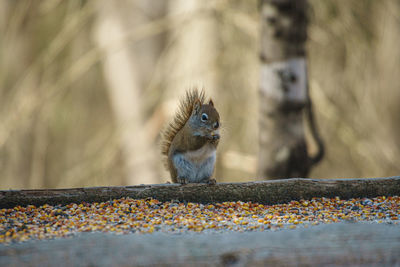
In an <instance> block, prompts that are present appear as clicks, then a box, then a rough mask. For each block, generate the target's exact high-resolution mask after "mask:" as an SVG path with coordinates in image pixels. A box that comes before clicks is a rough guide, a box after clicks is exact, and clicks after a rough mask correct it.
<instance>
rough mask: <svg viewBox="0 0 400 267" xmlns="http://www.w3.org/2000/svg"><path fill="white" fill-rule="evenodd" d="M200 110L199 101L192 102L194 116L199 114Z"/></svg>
mask: <svg viewBox="0 0 400 267" xmlns="http://www.w3.org/2000/svg"><path fill="white" fill-rule="evenodd" d="M200 108H201V102H200V100H198V99H197V100H196V101H195V102H194V105H193V112H194V114H198V113H199V112H200Z"/></svg>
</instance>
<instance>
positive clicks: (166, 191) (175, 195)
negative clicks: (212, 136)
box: [0, 176, 400, 208]
mask: <svg viewBox="0 0 400 267" xmlns="http://www.w3.org/2000/svg"><path fill="white" fill-rule="evenodd" d="M383 195H385V196H393V195H400V176H396V177H388V178H369V179H320V180H317V179H304V178H294V179H285V180H273V181H260V182H248V183H218V184H216V185H207V184H188V185H179V184H156V185H139V186H123V187H88V188H71V189H39V190H4V191H0V208H10V207H14V206H17V205H20V206H26V205H35V206H38V205H43V204H49V205H57V204H68V203H80V202H101V201H107V200H111V199H115V198H121V197H130V198H136V199H138V198H149V197H150V198H155V199H158V200H160V201H170V200H179V201H187V202H197V203H211V202H223V201H239V200H240V201H252V202H258V203H264V204H276V203H285V202H289V201H291V200H300V199H311V198H313V197H329V198H331V197H336V196H338V197H340V198H342V199H349V198H355V197H376V196H383Z"/></svg>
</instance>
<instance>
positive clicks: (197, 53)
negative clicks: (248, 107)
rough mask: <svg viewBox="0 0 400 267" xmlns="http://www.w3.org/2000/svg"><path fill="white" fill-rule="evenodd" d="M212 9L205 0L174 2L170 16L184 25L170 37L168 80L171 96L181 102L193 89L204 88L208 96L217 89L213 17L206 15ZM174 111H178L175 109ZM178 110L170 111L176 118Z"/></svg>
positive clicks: (170, 4)
mask: <svg viewBox="0 0 400 267" xmlns="http://www.w3.org/2000/svg"><path fill="white" fill-rule="evenodd" d="M209 5H210V3H209V2H207V1H202V0H173V1H170V2H169V8H168V9H169V12H168V16H169V17H170V18H171V20H172V21H173V20H175V19H178V20H179V22H180V23H181V21H182V15H184V17H183V22H184V23H181V24H179V26H178V27H176V29H174V30H173V31H172V32H171V33H170V42H174V47H173V49H171V51H170V53H169V58H168V60H167V65H168V67H166V68H165V79H166V80H167V84H168V93H167V94H168V96H169V97H170V98H172V99H174V100H178V99H179V98H180V97H182V96H184V92H185V91H186V90H187V89H189V88H191V87H195V86H196V87H199V88H200V89H201V88H202V87H204V88H205V89H206V92H207V95H208V96H210V95H211V94H210V91H212V90H213V88H214V86H215V54H216V45H215V42H216V33H215V21H214V17H213V16H210V13H206V11H205V10H206V9H207V7H208V6H209ZM174 108H177V106H175V107H174ZM174 112H175V110H171V114H173V113H174Z"/></svg>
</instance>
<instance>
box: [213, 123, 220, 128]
mask: <svg viewBox="0 0 400 267" xmlns="http://www.w3.org/2000/svg"><path fill="white" fill-rule="evenodd" d="M213 127H214V129H218V127H219V122H218V121H217V122H215V123H214V124H213Z"/></svg>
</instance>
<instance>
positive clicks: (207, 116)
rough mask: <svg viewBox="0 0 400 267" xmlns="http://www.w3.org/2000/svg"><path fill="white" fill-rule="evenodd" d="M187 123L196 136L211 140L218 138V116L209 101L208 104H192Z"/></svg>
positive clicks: (211, 102) (197, 102)
mask: <svg viewBox="0 0 400 267" xmlns="http://www.w3.org/2000/svg"><path fill="white" fill-rule="evenodd" d="M189 123H190V126H191V127H192V128H193V129H194V130H195V132H196V135H199V136H203V137H207V138H209V139H212V140H218V139H219V138H220V135H219V127H220V122H219V114H218V111H217V110H216V109H215V107H214V103H213V101H212V100H211V99H210V101H209V102H208V104H202V103H201V102H200V101H199V100H197V101H196V102H195V103H194V105H193V111H192V115H191V116H190V119H189Z"/></svg>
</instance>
